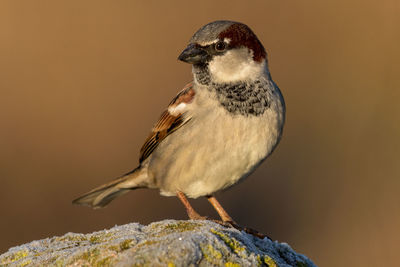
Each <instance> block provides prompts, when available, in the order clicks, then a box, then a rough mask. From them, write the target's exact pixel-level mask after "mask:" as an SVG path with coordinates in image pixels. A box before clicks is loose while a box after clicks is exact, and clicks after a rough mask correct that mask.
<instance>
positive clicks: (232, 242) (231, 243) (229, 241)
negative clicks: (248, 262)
mask: <svg viewBox="0 0 400 267" xmlns="http://www.w3.org/2000/svg"><path fill="white" fill-rule="evenodd" d="M210 231H211V233H213V234H215V235H216V236H218V237H219V238H221V239H222V241H224V243H225V244H226V245H227V246H228V247H229V248H230V249H231V250H232V251H233V252H235V253H236V254H240V253H241V252H244V251H245V250H246V248H245V247H243V246H241V244H240V243H239V241H237V240H236V239H235V238H233V237H232V238H230V237H229V236H227V235H226V234H224V233H221V232H218V231H216V230H214V229H211V230H210Z"/></svg>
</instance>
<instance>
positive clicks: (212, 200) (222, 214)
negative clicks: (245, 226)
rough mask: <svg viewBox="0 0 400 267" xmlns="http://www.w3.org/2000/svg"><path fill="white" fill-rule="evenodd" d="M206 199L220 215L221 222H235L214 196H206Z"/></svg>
mask: <svg viewBox="0 0 400 267" xmlns="http://www.w3.org/2000/svg"><path fill="white" fill-rule="evenodd" d="M207 199H208V201H209V202H210V203H211V205H213V207H214V209H215V210H216V211H217V212H218V214H219V217H221V219H222V221H223V222H229V223H233V224H236V223H235V222H234V221H233V219H232V217H231V216H229V214H228V213H227V212H226V211H225V210H224V208H223V207H222V206H221V204H219V202H218V200H217V199H216V198H215V197H214V196H207Z"/></svg>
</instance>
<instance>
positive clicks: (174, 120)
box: [139, 83, 195, 163]
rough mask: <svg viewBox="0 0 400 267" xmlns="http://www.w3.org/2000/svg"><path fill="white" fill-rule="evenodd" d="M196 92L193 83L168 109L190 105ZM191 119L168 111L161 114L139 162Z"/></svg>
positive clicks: (141, 152) (185, 88)
mask: <svg viewBox="0 0 400 267" xmlns="http://www.w3.org/2000/svg"><path fill="white" fill-rule="evenodd" d="M194 95H195V92H194V90H193V88H192V83H189V84H188V85H186V86H185V87H184V88H183V90H182V91H180V92H179V93H178V95H177V96H176V97H175V98H174V99H173V100H172V101H171V103H170V104H169V106H168V107H174V106H177V105H179V104H180V103H190V102H192V100H193V98H194ZM189 120H190V118H185V119H184V118H183V114H175V115H172V114H171V113H169V111H168V109H167V110H166V111H164V112H163V113H162V114H161V117H160V119H159V120H158V121H157V123H156V124H155V125H154V127H153V129H152V132H151V133H150V135H149V136H148V137H147V139H146V141H145V142H144V144H143V146H142V148H141V149H140V159H139V162H140V163H142V162H143V161H144V160H145V159H147V158H148V157H149V156H150V154H151V153H152V152H153V151H154V149H156V147H157V146H158V144H159V143H161V142H162V140H164V139H165V138H166V137H167V136H168V135H170V134H171V133H173V132H174V131H176V130H177V129H179V128H180V127H182V126H183V125H184V124H185V123H186V122H188V121H189Z"/></svg>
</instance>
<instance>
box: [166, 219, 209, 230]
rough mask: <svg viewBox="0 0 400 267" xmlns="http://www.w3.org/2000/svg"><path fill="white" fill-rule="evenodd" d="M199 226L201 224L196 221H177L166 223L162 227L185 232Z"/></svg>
mask: <svg viewBox="0 0 400 267" xmlns="http://www.w3.org/2000/svg"><path fill="white" fill-rule="evenodd" d="M199 226H201V225H200V224H198V223H194V222H189V221H179V222H177V223H172V224H167V225H166V226H164V229H166V230H171V231H174V232H186V231H192V230H194V229H196V228H198V227H199Z"/></svg>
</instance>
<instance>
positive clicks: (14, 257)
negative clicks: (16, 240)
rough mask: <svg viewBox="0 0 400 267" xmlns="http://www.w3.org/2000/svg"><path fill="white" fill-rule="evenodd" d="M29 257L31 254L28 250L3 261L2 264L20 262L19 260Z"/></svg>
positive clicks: (16, 253)
mask: <svg viewBox="0 0 400 267" xmlns="http://www.w3.org/2000/svg"><path fill="white" fill-rule="evenodd" d="M28 255H29V252H28V251H26V250H21V251H17V252H15V253H14V254H12V255H10V256H8V257H6V258H5V259H3V260H2V262H1V263H2V264H10V263H13V262H16V261H19V260H21V259H23V258H25V257H27V256H28Z"/></svg>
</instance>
